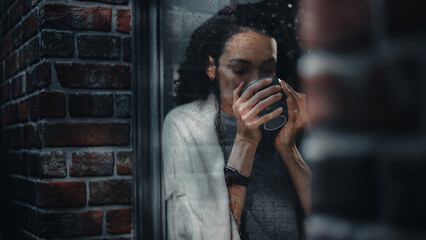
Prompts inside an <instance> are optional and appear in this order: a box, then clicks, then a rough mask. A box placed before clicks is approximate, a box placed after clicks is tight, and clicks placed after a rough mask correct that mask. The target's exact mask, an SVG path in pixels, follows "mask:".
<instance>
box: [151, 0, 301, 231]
mask: <svg viewBox="0 0 426 240" xmlns="http://www.w3.org/2000/svg"><path fill="white" fill-rule="evenodd" d="M296 5H297V4H296V2H295V1H294V0H293V1H273V0H270V1H253V0H251V1H232V0H205V1H193V0H182V1H172V0H164V1H163V2H162V5H161V14H160V32H159V35H160V46H161V49H160V52H161V54H160V55H161V59H160V62H161V64H160V66H161V74H162V75H161V78H162V89H163V104H164V105H163V109H164V116H163V117H164V123H163V128H162V136H161V141H162V169H163V172H162V174H163V178H162V180H163V181H162V184H163V192H162V193H163V194H162V195H163V204H164V205H163V207H164V210H165V211H164V212H165V214H164V215H165V220H164V221H165V224H164V226H165V228H166V230H165V232H166V235H167V236H168V239H230V238H232V239H239V238H241V239H299V237H300V234H301V227H300V224H299V223H300V222H301V221H302V216H303V214H302V212H303V211H306V209H307V206H308V205H309V203H307V202H306V199H307V198H306V196H305V195H304V194H305V192H304V190H303V189H305V188H306V186H304V184H306V183H307V182H308V180H309V179H305V178H304V177H303V176H302V175H303V173H299V172H297V173H296V174H294V173H295V171H297V170H294V169H291V167H289V165H288V162H289V161H294V160H300V161H302V162H303V159H302V158H301V156H300V154H295V153H298V151H297V148H296V145H295V144H294V139H295V138H296V134H297V133H298V132H299V130H300V127H297V126H298V124H299V125H300V124H303V121H306V119H304V118H306V116H305V115H303V114H305V111H304V109H303V106H304V105H303V104H304V103H303V102H300V101H302V100H299V98H296V96H299V95H298V93H297V92H296V90H297V89H298V81H297V77H296V76H297V75H296V60H297V57H298V54H299V51H298V46H299V45H298V42H297V39H296V34H295V24H296V19H295V13H296ZM283 80H284V81H283ZM285 83H287V84H289V85H286V84H285ZM287 98H291V99H292V100H290V101H289V102H288V101H286V99H287ZM289 104H291V105H289ZM289 111H291V114H289ZM284 129H286V130H285V131H286V133H288V134H284ZM292 144H293V145H292ZM289 149H293V150H294V151H293V150H291V151H290V150H289ZM292 171H293V172H292ZM297 174H301V175H297ZM294 176H297V177H300V176H302V179H301V180H300V179H299V180H300V181H299V182H298V184H296V185H295V184H293V182H294V181H295V179H294Z"/></svg>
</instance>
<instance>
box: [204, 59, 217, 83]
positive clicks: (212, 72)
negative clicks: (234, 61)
mask: <svg viewBox="0 0 426 240" xmlns="http://www.w3.org/2000/svg"><path fill="white" fill-rule="evenodd" d="M206 74H207V76H209V78H210V80H213V79H215V78H216V65H215V64H214V59H213V58H212V57H210V56H209V61H208V63H207V68H206Z"/></svg>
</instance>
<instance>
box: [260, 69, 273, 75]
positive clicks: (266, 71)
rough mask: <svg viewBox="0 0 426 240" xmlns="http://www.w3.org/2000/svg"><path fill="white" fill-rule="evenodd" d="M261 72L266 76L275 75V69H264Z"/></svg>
mask: <svg viewBox="0 0 426 240" xmlns="http://www.w3.org/2000/svg"><path fill="white" fill-rule="evenodd" d="M261 72H262V73H266V74H272V73H275V69H272V68H271V69H262V70H261Z"/></svg>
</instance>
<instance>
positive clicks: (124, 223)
mask: <svg viewBox="0 0 426 240" xmlns="http://www.w3.org/2000/svg"><path fill="white" fill-rule="evenodd" d="M106 223H107V232H109V233H113V234H118V233H130V232H131V231H132V210H131V209H130V208H118V209H108V210H107V211H106Z"/></svg>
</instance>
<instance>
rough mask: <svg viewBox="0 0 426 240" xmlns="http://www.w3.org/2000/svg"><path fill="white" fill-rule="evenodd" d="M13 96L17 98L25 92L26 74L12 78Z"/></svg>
mask: <svg viewBox="0 0 426 240" xmlns="http://www.w3.org/2000/svg"><path fill="white" fill-rule="evenodd" d="M11 87H12V98H13V99H16V98H18V97H22V96H23V95H24V94H25V89H24V75H20V76H18V77H16V78H14V79H12V85H11Z"/></svg>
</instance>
